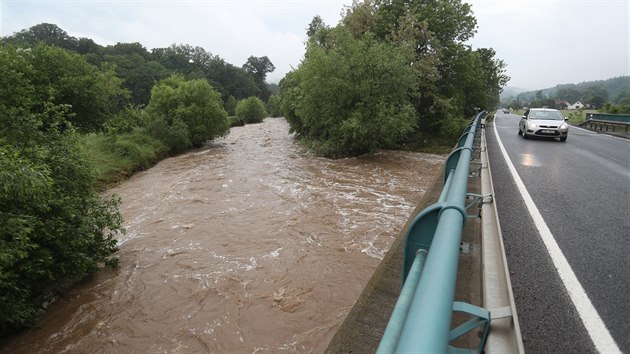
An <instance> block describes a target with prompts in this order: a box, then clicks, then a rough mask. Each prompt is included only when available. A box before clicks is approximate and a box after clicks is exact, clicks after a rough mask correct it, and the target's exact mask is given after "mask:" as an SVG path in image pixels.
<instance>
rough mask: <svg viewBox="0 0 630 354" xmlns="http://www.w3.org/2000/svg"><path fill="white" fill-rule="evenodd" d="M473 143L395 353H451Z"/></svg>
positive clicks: (445, 209) (465, 154)
mask: <svg viewBox="0 0 630 354" xmlns="http://www.w3.org/2000/svg"><path fill="white" fill-rule="evenodd" d="M481 115H482V114H479V115H478V116H477V117H476V118H475V120H474V122H473V123H472V126H471V131H472V132H475V131H476V128H477V125H478V122H479V118H480V117H481ZM473 141H474V134H469V135H468V137H467V139H466V142H465V144H464V145H463V149H462V151H461V155H460V158H459V161H458V162H457V167H456V168H455V171H454V173H453V175H452V180H453V181H452V182H451V183H450V187H449V189H448V194H447V195H446V198H445V204H446V205H445V206H444V207H443V208H442V211H441V213H440V216H439V221H438V225H437V228H436V230H435V237H434V239H433V243H432V244H431V248H430V251H429V254H428V256H427V259H426V262H425V267H424V270H423V272H422V276H421V278H420V281H419V282H418V287H417V290H416V291H415V294H414V298H413V301H412V302H411V305H410V307H409V312H408V314H407V317H406V319H405V323H404V325H403V328H402V332H401V335H400V340H399V341H398V344H397V346H396V349H395V350H394V352H397V353H398V352H401V353H402V352H418V351H422V352H431V353H445V352H447V351H448V342H449V331H450V325H451V314H452V311H453V301H454V297H455V285H456V278H457V265H458V260H459V246H460V241H461V234H462V230H463V226H464V221H465V218H466V209H465V198H466V191H467V185H468V174H469V168H470V159H471V156H472V145H473ZM450 177H451V176H450V171H449V178H450ZM447 180H448V178H447Z"/></svg>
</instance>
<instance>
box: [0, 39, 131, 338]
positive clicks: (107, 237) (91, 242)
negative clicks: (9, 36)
mask: <svg viewBox="0 0 630 354" xmlns="http://www.w3.org/2000/svg"><path fill="white" fill-rule="evenodd" d="M25 55H28V54H24V53H20V52H19V51H17V50H15V49H13V48H6V47H0V67H2V68H3V75H0V93H1V94H0V186H2V188H0V225H2V227H0V336H2V335H4V334H6V333H9V332H11V331H13V330H16V329H19V328H22V327H24V326H28V325H31V324H32V323H33V321H34V318H35V316H36V315H37V314H38V312H39V311H40V309H41V304H42V303H43V302H44V301H45V300H46V299H48V298H50V297H51V296H53V294H54V293H56V292H58V291H60V290H61V289H63V288H64V287H65V286H67V285H68V284H70V283H72V282H73V281H76V280H78V279H81V278H82V277H84V276H86V275H89V274H92V273H94V272H96V271H97V270H98V269H99V267H100V266H102V265H103V264H105V265H110V266H115V265H116V263H117V259H116V258H115V257H113V253H114V252H115V251H116V240H115V239H114V235H115V234H116V233H117V232H119V231H121V225H122V218H121V216H120V213H119V212H118V208H117V206H118V200H117V199H115V198H111V199H101V197H100V196H99V195H98V194H97V193H96V192H95V191H94V190H93V188H92V182H93V180H94V177H95V175H96V174H95V171H94V169H93V168H92V165H91V164H90V162H89V161H88V159H87V158H86V157H85V155H84V154H83V153H82V152H81V150H80V149H79V146H78V140H77V134H76V133H75V131H74V129H73V128H72V125H71V124H70V123H69V121H68V120H69V119H70V118H73V113H74V112H71V111H70V109H71V107H69V106H68V105H58V104H55V103H53V102H49V101H46V100H42V98H41V97H40V96H38V95H36V92H37V90H38V88H37V86H36V85H34V84H33V82H31V76H30V74H32V71H31V70H33V68H32V67H31V65H30V63H29V62H28V60H27V59H25ZM39 69H40V70H42V69H41V68H39Z"/></svg>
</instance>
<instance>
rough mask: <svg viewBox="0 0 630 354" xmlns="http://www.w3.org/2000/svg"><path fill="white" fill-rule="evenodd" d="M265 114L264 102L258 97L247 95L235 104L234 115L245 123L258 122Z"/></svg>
mask: <svg viewBox="0 0 630 354" xmlns="http://www.w3.org/2000/svg"><path fill="white" fill-rule="evenodd" d="M266 116H267V111H266V110H265V104H264V103H263V101H262V100H261V99H260V98H258V97H248V98H246V99H244V100H240V101H238V103H237V104H236V117H238V118H239V119H240V120H242V121H243V122H245V123H260V122H262V121H263V119H264V118H265V117H266Z"/></svg>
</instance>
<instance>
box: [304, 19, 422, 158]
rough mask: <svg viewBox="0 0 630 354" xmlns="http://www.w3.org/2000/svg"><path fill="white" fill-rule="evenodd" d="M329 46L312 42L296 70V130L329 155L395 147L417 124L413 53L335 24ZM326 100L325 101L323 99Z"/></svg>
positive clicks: (368, 151)
mask: <svg viewBox="0 0 630 354" xmlns="http://www.w3.org/2000/svg"><path fill="white" fill-rule="evenodd" d="M326 41H327V42H328V43H334V45H329V46H328V48H326V47H324V46H317V45H314V46H310V47H309V48H308V50H307V52H306V58H307V60H305V61H304V63H303V64H302V66H301V67H300V70H299V72H298V75H299V77H300V78H302V80H300V85H299V89H300V92H301V94H302V97H303V98H302V99H301V100H299V101H298V102H297V103H296V107H295V111H296V113H297V116H298V117H299V120H300V124H298V125H295V126H294V128H295V129H294V131H296V132H297V133H299V134H300V135H303V136H307V137H309V138H310V139H312V140H315V141H317V142H319V144H317V145H316V147H318V149H319V150H320V152H322V153H324V154H326V155H330V156H340V155H344V154H348V153H350V154H363V153H374V152H375V151H376V150H378V149H379V148H393V147H396V144H397V143H398V142H400V141H402V140H403V139H404V138H405V137H406V136H407V134H409V133H410V132H411V130H412V129H413V128H414V127H415V124H416V121H415V117H416V112H415V109H414V107H413V105H412V104H411V99H413V98H414V97H415V96H416V92H415V72H414V70H413V68H412V67H411V66H409V65H406V63H408V62H409V61H411V57H412V55H413V53H411V52H410V51H405V50H404V48H397V47H394V46H392V45H390V44H388V43H382V42H379V41H376V40H375V39H374V38H373V37H370V36H364V37H363V39H357V38H355V37H353V36H352V35H351V34H350V33H349V32H348V31H347V30H346V29H345V28H343V27H340V28H335V29H333V30H331V31H330V32H329V33H328V34H327V38H326ZM323 103H325V104H323Z"/></svg>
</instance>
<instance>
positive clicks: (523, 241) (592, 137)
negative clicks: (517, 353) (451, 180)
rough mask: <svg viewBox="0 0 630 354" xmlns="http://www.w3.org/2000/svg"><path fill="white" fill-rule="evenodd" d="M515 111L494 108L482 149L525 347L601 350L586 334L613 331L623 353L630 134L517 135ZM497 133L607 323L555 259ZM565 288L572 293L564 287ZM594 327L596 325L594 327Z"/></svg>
mask: <svg viewBox="0 0 630 354" xmlns="http://www.w3.org/2000/svg"><path fill="white" fill-rule="evenodd" d="M519 119H520V117H519V116H517V115H511V114H503V113H501V112H497V114H496V118H495V120H494V123H491V124H489V125H488V128H487V130H488V133H487V137H488V153H489V156H490V163H491V168H492V178H493V183H494V188H495V193H496V196H495V197H496V203H497V207H498V211H499V220H500V223H501V228H502V232H503V238H504V242H505V249H506V254H507V259H508V264H509V268H510V276H511V280H512V287H513V290H514V296H515V300H516V306H517V311H518V315H519V319H520V324H521V332H522V335H523V340H524V345H525V350H526V351H527V352H529V353H550V352H553V353H577V352H580V353H584V352H598V351H600V350H601V349H602V347H601V346H597V344H595V343H594V341H593V340H592V338H593V337H594V336H595V337H601V336H604V337H605V335H607V333H605V332H606V331H607V332H608V333H609V334H610V336H612V339H613V340H614V343H613V344H616V346H617V347H618V348H619V349H620V350H621V351H623V352H629V353H630V140H624V139H621V138H614V137H610V136H607V135H603V134H597V133H593V132H589V131H585V130H582V129H579V128H576V127H572V128H571V129H570V130H569V137H568V139H567V141H566V142H564V143H562V142H558V141H555V140H538V139H527V140H524V139H523V138H522V137H520V136H519V135H517V132H518V122H519ZM493 124H494V125H496V131H497V132H498V135H499V137H500V139H501V141H502V143H503V145H504V146H505V150H506V151H507V154H508V156H509V159H510V160H511V162H512V164H513V165H514V167H515V169H516V171H517V172H518V175H519V176H520V178H521V180H522V181H523V184H524V186H525V188H526V190H527V192H528V193H529V194H530V195H531V198H532V200H533V202H534V204H535V206H536V207H537V209H538V210H539V211H540V214H541V215H542V217H543V219H544V222H545V223H546V225H547V226H548V228H549V230H550V231H551V234H552V236H553V238H554V239H555V242H556V243H557V244H558V246H559V248H560V250H561V252H562V254H563V255H564V257H565V258H566V260H567V261H568V263H569V265H570V268H571V269H572V271H573V273H574V274H575V276H576V277H577V279H578V280H579V283H580V284H581V287H582V288H583V289H584V292H585V293H586V295H587V297H588V299H589V300H590V304H588V306H590V305H591V304H592V307H591V308H594V310H595V311H596V312H597V314H599V317H600V318H601V320H602V321H603V323H604V325H605V327H597V326H595V327H593V326H590V324H592V321H591V319H589V318H587V319H583V316H580V313H579V311H578V310H577V308H576V306H584V303H581V305H576V303H575V302H574V301H573V300H572V298H571V297H570V296H569V292H568V291H572V292H573V293H575V291H574V290H573V288H571V287H569V288H567V287H566V286H565V285H564V283H563V281H562V279H561V277H560V275H559V271H558V270H557V269H556V266H555V265H554V262H553V261H552V257H555V256H553V252H552V253H551V254H550V253H549V251H548V250H547V249H548V248H547V247H546V246H545V244H544V243H543V241H542V238H541V236H540V232H539V231H538V230H539V228H537V227H536V226H535V224H534V222H533V218H532V216H531V215H530V212H529V211H528V208H527V207H526V203H525V201H524V199H523V198H522V197H521V193H520V192H519V190H518V188H517V185H516V182H515V180H514V178H513V177H512V174H511V173H510V171H509V169H508V166H507V163H506V160H505V159H504V156H503V154H502V153H501V151H500V149H499V144H498V139H497V137H496V136H495V134H494V131H495V130H494V126H493ZM567 289H570V290H567ZM593 328H596V330H593Z"/></svg>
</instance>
